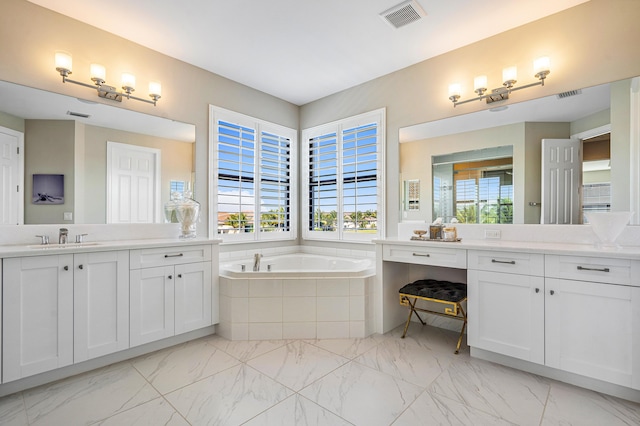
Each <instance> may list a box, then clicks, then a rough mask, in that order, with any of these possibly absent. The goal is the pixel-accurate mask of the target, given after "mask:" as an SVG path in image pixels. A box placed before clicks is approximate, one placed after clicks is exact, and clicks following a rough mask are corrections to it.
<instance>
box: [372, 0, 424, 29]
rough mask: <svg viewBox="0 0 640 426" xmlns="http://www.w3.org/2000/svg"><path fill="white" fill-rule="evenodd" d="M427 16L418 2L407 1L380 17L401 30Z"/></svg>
mask: <svg viewBox="0 0 640 426" xmlns="http://www.w3.org/2000/svg"><path fill="white" fill-rule="evenodd" d="M425 16H427V14H426V13H425V11H424V10H423V9H422V7H420V5H419V4H418V2H417V1H415V0H407V1H403V2H402V3H400V4H398V5H396V6H394V7H392V8H390V9H387V10H385V11H384V12H382V13H381V14H380V17H381V18H382V19H383V20H384V21H385V22H386V23H387V24H389V25H391V26H392V27H393V28H400V27H404V26H405V25H408V24H410V23H412V22H416V21H419V20H420V19H422V18H424V17H425Z"/></svg>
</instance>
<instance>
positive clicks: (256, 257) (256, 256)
mask: <svg viewBox="0 0 640 426" xmlns="http://www.w3.org/2000/svg"><path fill="white" fill-rule="evenodd" d="M261 257H262V255H261V254H260V253H256V254H254V255H253V272H258V271H260V258H261Z"/></svg>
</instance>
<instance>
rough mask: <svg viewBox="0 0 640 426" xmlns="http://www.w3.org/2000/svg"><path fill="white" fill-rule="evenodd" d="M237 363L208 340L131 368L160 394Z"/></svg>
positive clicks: (156, 355)
mask: <svg viewBox="0 0 640 426" xmlns="http://www.w3.org/2000/svg"><path fill="white" fill-rule="evenodd" d="M238 364H240V361H238V360H237V359H236V358H234V357H232V356H231V355H229V354H227V353H226V352H224V351H222V350H220V349H218V348H217V347H216V346H214V345H213V344H212V343H210V342H209V341H207V340H195V341H192V342H188V343H183V344H181V345H177V346H173V347H170V348H167V349H163V350H160V351H157V352H153V353H151V354H149V355H145V356H142V357H139V358H136V359H135V360H133V362H132V365H133V367H134V368H135V369H136V370H138V371H139V372H140V374H142V376H144V377H145V378H146V379H147V380H148V381H149V383H151V384H152V385H153V386H154V387H155V388H156V389H157V390H158V392H160V393H161V394H163V395H164V394H166V393H168V392H171V391H174V390H176V389H178V388H181V387H183V386H186V385H188V384H191V383H194V382H197V381H198V380H201V379H204V378H205V377H207V376H211V375H212V374H215V373H218V372H220V371H222V370H226V369H227V368H231V367H233V366H236V365H238Z"/></svg>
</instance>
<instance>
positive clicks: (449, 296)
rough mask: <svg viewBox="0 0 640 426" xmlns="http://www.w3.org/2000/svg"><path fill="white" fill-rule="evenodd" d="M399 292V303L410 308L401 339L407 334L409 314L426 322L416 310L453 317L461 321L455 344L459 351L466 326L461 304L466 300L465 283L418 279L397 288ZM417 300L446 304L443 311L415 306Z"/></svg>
mask: <svg viewBox="0 0 640 426" xmlns="http://www.w3.org/2000/svg"><path fill="white" fill-rule="evenodd" d="M399 293H400V304H401V305H403V306H408V307H409V308H410V311H409V317H408V318H407V324H406V325H405V326H404V332H403V333H402V338H403V339H404V337H405V336H406V335H407V330H408V329H409V323H410V322H411V316H412V315H413V314H415V315H416V317H418V319H419V320H420V322H421V323H422V325H425V324H426V323H425V322H424V321H423V320H422V318H420V315H419V314H418V311H420V312H427V313H430V314H434V315H440V316H443V317H449V318H455V319H458V320H461V321H462V330H461V331H460V337H459V338H458V345H457V346H456V351H455V353H456V354H457V353H458V352H460V345H461V344H462V337H463V336H464V330H465V328H466V327H467V314H466V313H465V311H464V309H463V308H462V305H461V303H462V302H464V301H466V300H467V285H466V284H462V283H452V282H449V281H439V280H418V281H415V282H413V283H411V284H407V285H405V286H404V287H402V288H401V289H400V290H399ZM418 300H426V301H429V302H436V303H442V304H444V305H446V306H445V308H444V312H438V311H433V310H430V309H424V308H417V307H416V302H417V301H418Z"/></svg>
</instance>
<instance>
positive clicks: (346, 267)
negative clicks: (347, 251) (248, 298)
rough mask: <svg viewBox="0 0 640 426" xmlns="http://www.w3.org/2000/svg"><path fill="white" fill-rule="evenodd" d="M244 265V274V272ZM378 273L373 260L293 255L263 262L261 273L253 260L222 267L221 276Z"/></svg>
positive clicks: (227, 264) (296, 276)
mask: <svg viewBox="0 0 640 426" xmlns="http://www.w3.org/2000/svg"><path fill="white" fill-rule="evenodd" d="M243 266H244V271H242V269H243ZM374 270H375V264H374V261H373V259H369V258H366V259H357V258H351V259H350V258H342V257H332V256H321V255H317V254H307V253H293V254H285V255H280V256H271V257H263V258H262V259H260V271H257V272H254V271H253V259H246V260H240V261H233V262H229V263H225V264H221V265H220V275H223V276H226V277H229V278H275V277H278V278H292V277H293V278H301V277H316V278H329V277H359V276H366V275H371V274H372V273H373V272H374Z"/></svg>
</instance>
